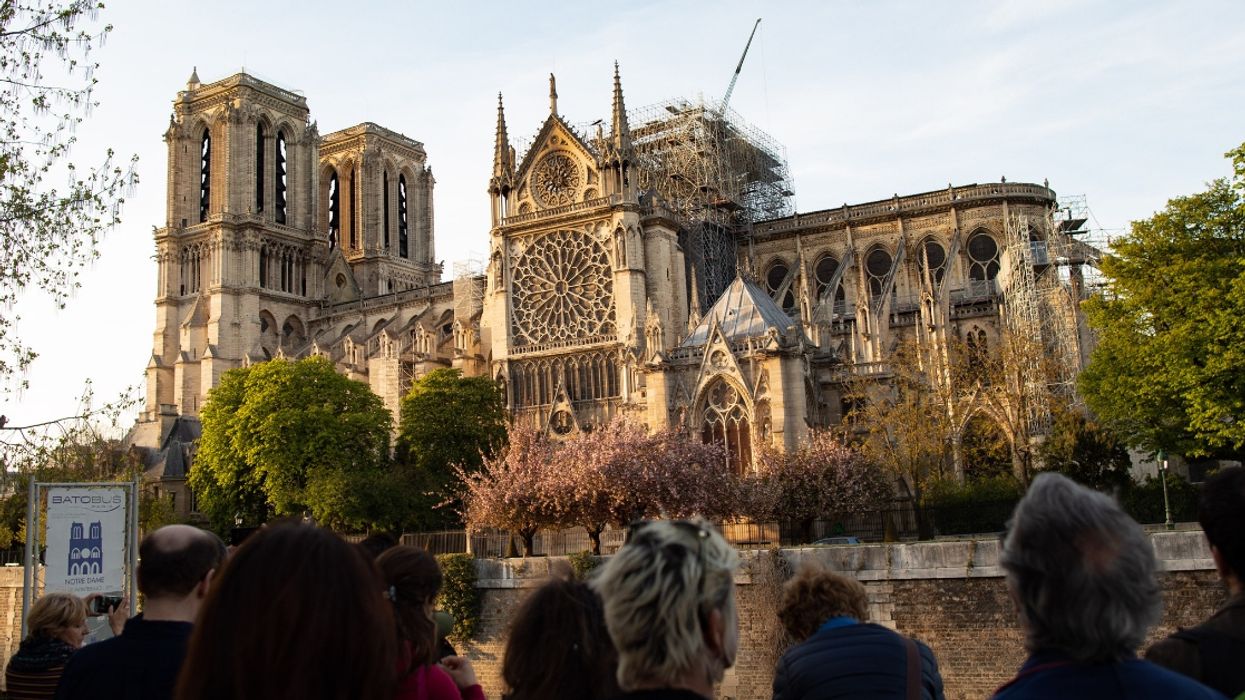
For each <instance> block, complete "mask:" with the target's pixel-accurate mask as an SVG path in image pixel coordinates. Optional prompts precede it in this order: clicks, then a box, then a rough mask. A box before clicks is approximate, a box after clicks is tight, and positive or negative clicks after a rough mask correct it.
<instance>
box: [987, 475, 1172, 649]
mask: <svg viewBox="0 0 1245 700" xmlns="http://www.w3.org/2000/svg"><path fill="white" fill-rule="evenodd" d="M1008 527H1009V532H1008V533H1007V534H1006V536H1005V538H1004V540H1003V550H1002V553H1001V554H1000V558H999V563H1000V564H1001V565H1002V566H1003V569H1004V570H1005V571H1006V572H1007V580H1008V584H1009V585H1010V586H1011V588H1012V591H1013V593H1014V595H1015V597H1016V602H1017V605H1018V606H1019V608H1020V616H1021V619H1022V621H1023V622H1024V626H1025V646H1026V648H1028V649H1029V651H1031V652H1033V651H1041V650H1051V649H1053V650H1059V651H1063V652H1064V653H1066V654H1069V655H1070V656H1072V657H1073V658H1074V659H1076V660H1078V661H1091V662H1103V661H1111V660H1117V659H1120V658H1123V657H1126V656H1128V655H1130V654H1132V653H1133V652H1134V651H1135V650H1136V649H1137V647H1138V646H1140V644H1141V643H1142V641H1144V639H1145V636H1146V630H1147V629H1149V628H1150V626H1151V625H1153V624H1154V623H1155V622H1157V621H1158V619H1159V615H1160V613H1161V611H1162V603H1163V600H1162V593H1161V591H1160V589H1159V584H1158V580H1157V579H1156V578H1155V570H1156V568H1157V562H1156V561H1155V557H1154V548H1153V546H1152V545H1151V544H1150V540H1149V538H1148V537H1146V534H1145V532H1143V531H1142V529H1141V526H1139V525H1138V524H1137V523H1136V522H1135V521H1134V520H1133V519H1132V518H1130V517H1128V515H1127V514H1125V513H1124V511H1123V510H1121V509H1120V507H1119V505H1118V504H1117V503H1116V502H1115V501H1114V500H1113V499H1112V498H1111V497H1109V496H1107V495H1105V494H1101V493H1098V492H1096V491H1091V490H1090V489H1087V488H1085V487H1084V486H1081V485H1079V484H1077V483H1075V482H1073V481H1071V480H1070V479H1068V478H1066V477H1064V476H1061V475H1059V474H1054V473H1045V474H1039V475H1038V476H1037V478H1036V479H1034V480H1033V485H1032V486H1030V487H1029V491H1028V493H1026V494H1025V497H1024V498H1022V499H1021V500H1020V503H1019V504H1018V505H1017V506H1016V510H1015V512H1014V513H1013V514H1012V519H1011V521H1010V522H1009V523H1008Z"/></svg>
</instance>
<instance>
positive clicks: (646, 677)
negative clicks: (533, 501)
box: [593, 520, 739, 700]
mask: <svg viewBox="0 0 1245 700" xmlns="http://www.w3.org/2000/svg"><path fill="white" fill-rule="evenodd" d="M738 566H739V556H738V555H737V554H736V553H735V550H734V549H732V548H731V546H730V545H729V544H727V543H726V540H724V539H723V538H722V536H721V535H720V534H718V533H717V531H715V530H714V529H713V526H712V525H710V524H709V523H707V522H705V521H703V520H654V521H649V522H644V523H640V524H638V525H636V526H633V527H632V530H631V534H630V537H629V538H628V541H627V544H626V545H624V546H623V547H622V549H620V550H618V553H617V554H615V555H614V556H613V557H612V558H611V559H610V561H609V562H608V563H606V564H605V565H604V566H603V567H602V569H601V571H600V573H599V574H598V575H597V576H596V578H595V579H594V581H593V585H594V586H595V587H596V589H597V591H598V592H599V593H600V594H601V598H602V600H603V601H604V604H605V624H606V627H607V628H608V629H609V633H610V638H611V639H612V640H613V642H614V647H615V648H616V649H617V650H618V684H619V686H620V687H621V688H622V689H623V691H624V694H623V695H622V696H620V699H621V700H705V699H707V698H712V697H713V687H714V685H715V684H716V683H717V682H718V681H720V680H722V676H723V674H724V673H725V671H726V669H728V668H730V667H731V666H732V665H734V663H735V654H736V652H737V651H738V647H739V621H738V618H737V616H736V610H735V569H736V568H738Z"/></svg>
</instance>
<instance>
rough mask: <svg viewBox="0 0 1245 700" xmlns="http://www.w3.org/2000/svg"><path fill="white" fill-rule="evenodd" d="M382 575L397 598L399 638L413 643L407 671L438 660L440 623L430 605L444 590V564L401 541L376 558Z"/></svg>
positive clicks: (396, 627)
mask: <svg viewBox="0 0 1245 700" xmlns="http://www.w3.org/2000/svg"><path fill="white" fill-rule="evenodd" d="M376 565H377V566H379V567H380V573H381V577H382V578H383V579H384V582H385V585H386V586H388V587H389V591H388V592H389V595H390V596H391V598H392V601H393V619H394V627H395V629H396V631H397V636H396V639H397V640H398V641H400V642H406V643H407V644H408V645H409V649H408V651H409V653H410V661H409V664H408V666H407V669H406V670H407V671H408V672H409V671H413V670H415V668H417V667H419V666H422V665H424V664H430V663H434V662H435V661H436V660H437V624H436V623H435V622H433V620H432V618H431V617H429V616H428V609H427V606H428V605H430V604H431V603H432V602H433V601H434V600H436V597H437V591H440V590H441V567H440V566H438V565H437V560H436V559H434V558H433V556H432V555H431V554H429V553H427V552H425V551H424V550H422V549H419V548H418V547H411V546H409V545H399V546H397V547H390V548H389V549H386V550H385V551H384V553H382V554H381V555H380V556H379V557H377V558H376Z"/></svg>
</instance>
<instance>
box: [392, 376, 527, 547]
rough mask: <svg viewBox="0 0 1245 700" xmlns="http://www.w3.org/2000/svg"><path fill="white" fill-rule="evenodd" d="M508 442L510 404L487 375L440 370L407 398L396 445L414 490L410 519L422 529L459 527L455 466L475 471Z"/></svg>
mask: <svg viewBox="0 0 1245 700" xmlns="http://www.w3.org/2000/svg"><path fill="white" fill-rule="evenodd" d="M505 442H506V403H505V399H504V398H503V397H502V394H501V390H500V389H499V388H498V386H497V385H496V384H495V383H494V382H493V381H492V380H491V379H489V378H488V377H464V376H463V375H462V372H460V371H458V370H456V369H437V370H433V371H432V372H429V373H428V374H426V375H424V376H423V377H421V378H420V379H418V380H417V381H416V382H415V383H414V384H412V386H411V391H410V392H409V393H408V394H407V395H406V397H405V398H403V399H402V406H401V418H400V419H399V423H398V440H397V447H396V449H395V456H396V462H397V464H398V469H399V474H400V475H401V478H402V479H403V481H404V486H403V488H405V489H406V490H407V491H408V492H410V493H412V494H414V496H413V503H412V507H411V518H412V520H411V522H410V523H408V524H410V525H412V526H414V527H416V528H419V529H437V528H440V527H448V526H452V525H457V523H456V522H454V514H455V513H457V512H459V511H461V510H462V507H461V494H460V493H459V491H460V490H461V486H460V483H459V482H458V480H457V479H456V478H455V476H454V474H455V468H456V467H459V466H461V467H463V468H464V469H465V471H466V472H468V473H470V472H473V471H475V470H477V469H479V468H480V466H481V465H482V464H483V463H484V461H485V460H487V459H488V458H490V457H492V456H493V455H494V454H496V453H497V450H498V448H500V447H501V446H502V445H504V444H505Z"/></svg>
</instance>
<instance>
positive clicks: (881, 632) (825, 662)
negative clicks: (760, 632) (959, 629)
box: [774, 623, 942, 700]
mask: <svg viewBox="0 0 1245 700" xmlns="http://www.w3.org/2000/svg"><path fill="white" fill-rule="evenodd" d="M916 645H917V650H918V651H919V652H920V654H921V697H922V698H923V699H925V700H942V676H940V675H939V674H938V662H937V661H935V660H934V652H932V651H930V649H929V647H927V646H925V645H924V644H922V643H920V642H917V643H916ZM907 687H908V647H907V644H905V643H904V638H903V637H902V636H900V635H899V634H897V633H896V632H893V631H891V630H889V629H887V628H885V627H882V626H881V625H875V624H872V623H860V624H848V625H846V626H839V627H832V628H827V627H823V628H822V629H820V630H818V631H817V632H816V633H814V634H813V636H811V637H809V638H808V639H806V640H804V642H802V643H800V644H797V645H796V646H794V647H792V648H791V649H790V650H788V651H787V653H786V654H783V656H782V659H780V660H779V661H778V668H777V669H776V670H775V672H774V700H833V699H835V698H872V699H876V700H887V699H890V698H893V699H894V700H904V699H905V698H906V697H907Z"/></svg>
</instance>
